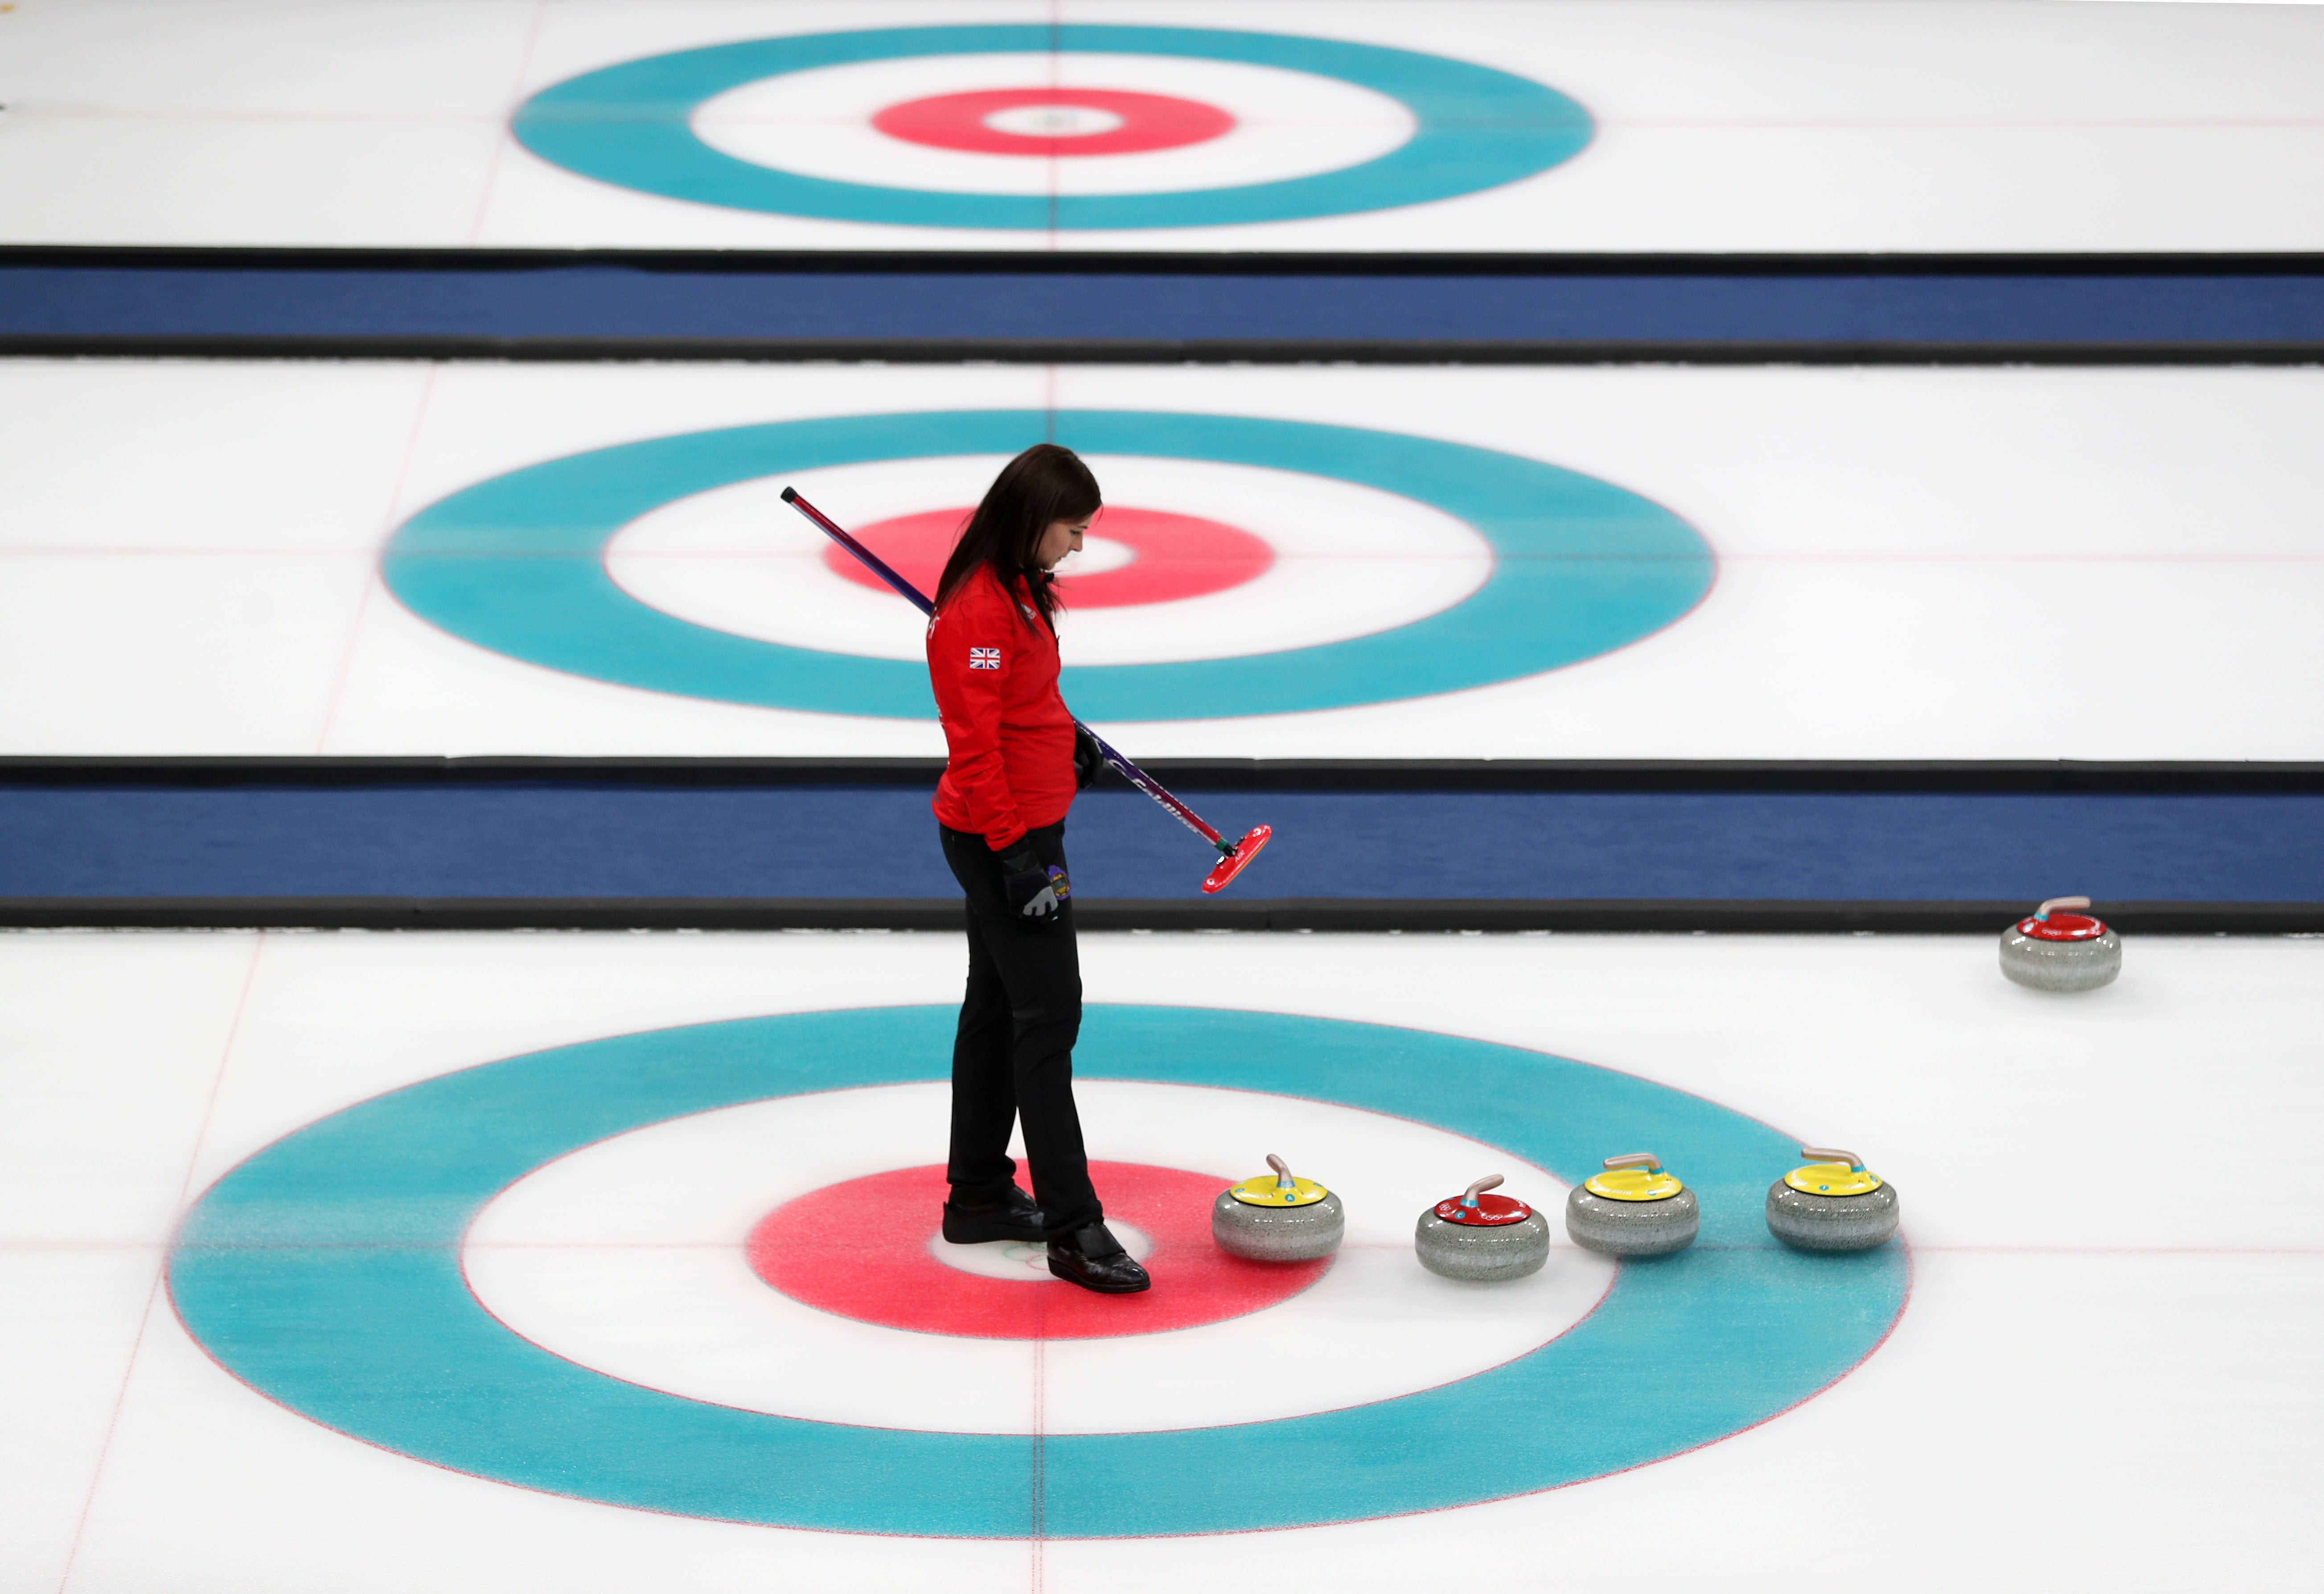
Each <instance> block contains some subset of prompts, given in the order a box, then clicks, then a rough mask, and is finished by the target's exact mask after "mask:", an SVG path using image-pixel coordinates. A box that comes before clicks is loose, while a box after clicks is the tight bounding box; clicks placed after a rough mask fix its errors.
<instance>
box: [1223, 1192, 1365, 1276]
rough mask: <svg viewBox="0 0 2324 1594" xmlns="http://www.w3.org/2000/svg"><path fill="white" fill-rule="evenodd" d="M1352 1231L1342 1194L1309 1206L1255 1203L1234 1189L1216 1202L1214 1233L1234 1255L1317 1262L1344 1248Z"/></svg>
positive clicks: (1258, 1259) (1224, 1249)
mask: <svg viewBox="0 0 2324 1594" xmlns="http://www.w3.org/2000/svg"><path fill="white" fill-rule="evenodd" d="M1347 1231H1348V1220H1347V1212H1346V1209H1345V1208H1343V1207H1342V1206H1341V1205H1340V1198H1339V1197H1338V1196H1336V1195H1326V1196H1325V1197H1324V1198H1323V1200H1321V1201H1319V1202H1314V1203H1312V1204H1311V1205H1308V1206H1304V1207H1255V1206H1251V1205H1250V1204H1249V1203H1247V1202H1240V1201H1237V1200H1236V1199H1235V1198H1234V1193H1233V1192H1232V1191H1231V1190H1222V1191H1220V1192H1219V1198H1218V1200H1217V1201H1215V1202H1212V1203H1211V1238H1212V1239H1215V1240H1217V1241H1218V1242H1219V1249H1221V1250H1222V1251H1224V1252H1226V1253H1227V1255H1229V1256H1231V1257H1241V1258H1246V1259H1248V1260H1250V1261H1253V1262H1313V1261H1314V1260H1315V1259H1316V1258H1319V1257H1328V1256H1330V1255H1331V1254H1332V1253H1333V1251H1336V1250H1338V1249H1339V1248H1340V1239H1341V1236H1342V1235H1344V1234H1345V1233H1346V1232H1347Z"/></svg>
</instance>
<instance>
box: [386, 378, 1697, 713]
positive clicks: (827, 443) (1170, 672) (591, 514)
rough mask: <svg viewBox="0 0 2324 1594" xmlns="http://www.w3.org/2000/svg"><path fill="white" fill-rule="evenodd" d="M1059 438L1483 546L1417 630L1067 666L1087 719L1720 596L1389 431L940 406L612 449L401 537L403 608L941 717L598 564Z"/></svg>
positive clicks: (1490, 676)
mask: <svg viewBox="0 0 2324 1594" xmlns="http://www.w3.org/2000/svg"><path fill="white" fill-rule="evenodd" d="M1045 435H1053V436H1054V437H1055V438H1056V441H1058V442H1060V443H1063V444H1065V445H1066V446H1067V447H1072V448H1076V449H1079V450H1080V451H1082V452H1083V453H1085V454H1128V455H1145V456H1160V457H1165V458H1173V459H1201V460H1213V461H1218V462H1222V463H1224V464H1230V465H1265V466H1272V467H1275V468H1277V469H1282V470H1292V471H1305V472H1307V473H1309V474H1311V475H1322V476H1330V477H1333V478H1336V479H1338V480H1340V481H1343V482H1354V483H1358V484H1361V485H1364V486H1368V487H1377V488H1379V489H1381V490H1383V491H1386V492H1389V493H1399V494H1402V495H1403V496H1405V497H1406V498H1413V499H1417V500H1419V501H1420V502H1424V503H1428V504H1432V505H1434V507H1436V508H1437V509H1439V510H1442V511H1444V512H1445V513H1447V514H1450V515H1452V516H1453V517H1455V518H1456V519H1458V520H1462V521H1466V522H1467V523H1468V524H1469V525H1470V526H1471V527H1472V528H1473V529H1474V530H1476V531H1477V532H1478V533H1479V534H1480V536H1482V537H1483V538H1484V539H1485V540H1486V541H1487V542H1488V543H1489V544H1490V545H1491V547H1492V550H1493V558H1494V567H1493V573H1492V575H1491V576H1489V578H1488V579H1487V581H1486V582H1485V585H1483V586H1481V587H1480V588H1479V589H1478V590H1477V591H1476V592H1475V593H1472V594H1470V596H1469V597H1467V598H1466V599H1464V600H1463V601H1462V602H1461V603H1459V604H1454V605H1453V606H1452V607H1451V608H1449V609H1445V610H1443V611H1441V612H1439V613H1435V614H1432V615H1429V616H1427V617H1426V618H1425V619H1422V620H1418V621H1415V622H1413V623H1411V624H1409V625H1404V626H1399V627H1397V628H1396V629H1394V630H1391V631H1376V632H1374V633H1372V634H1371V635H1369V636H1361V637H1354V638H1351V639H1349V640H1345V641H1338V642H1330V643H1324V644H1322V645H1319V646H1316V647H1312V648H1295V649H1289V650H1285V651H1282V652H1278V653H1259V654H1253V655H1250V656H1248V657H1244V658H1238V659H1189V660H1185V661H1183V662H1175V663H1167V664H1101V665H1068V666H1067V667H1066V668H1065V674H1064V677H1063V682H1062V685H1063V689H1064V691H1065V698H1066V701H1067V702H1068V703H1069V704H1070V705H1072V706H1073V709H1074V712H1075V713H1076V714H1080V715H1081V716H1082V717H1083V718H1084V719H1085V720H1093V721H1097V722H1100V723H1107V722H1114V723H1122V722H1133V721H1139V720H1185V719H1217V718H1228V717H1233V716H1237V715H1245V714H1291V713H1297V712H1300V711H1304V710H1308V709H1323V708H1347V707H1353V706H1357V705H1364V704H1372V703H1389V702H1396V701H1398V700H1401V699H1404V698H1410V697H1424V696H1432V695H1434V694H1437V693H1441V692H1454V691H1460V690H1462V689H1464V688H1467V687H1471V686H1490V685H1493V684H1494V683H1496V682H1499V681H1506V680H1513V679H1516V678H1517V677H1522V676H1528V675H1536V674H1539V673H1541V672H1542V671H1545V670H1551V669H1556V668H1561V667H1563V666H1565V665H1569V664H1575V663H1579V662H1580V661H1582V659H1591V658H1594V657H1596V656H1597V655H1599V654H1600V653H1605V652H1609V651H1610V650H1613V649H1616V648H1618V647H1621V646H1623V645H1625V644H1626V643H1628V642H1633V641H1636V640H1638V639H1639V638H1641V637H1644V636H1646V635H1647V634H1649V633H1651V632H1653V631H1659V630H1661V629H1662V628H1663V627H1664V626H1666V625H1668V624H1670V623H1671V622H1673V621H1675V620H1677V619H1678V618H1679V617H1680V616H1681V615H1683V614H1684V613H1686V612H1687V611H1688V610H1690V609H1692V607H1693V606H1694V605H1695V604H1697V603H1699V602H1701V599H1702V596H1703V594H1706V593H1707V592H1709V591H1710V590H1711V578H1712V576H1713V573H1714V570H1715V563H1716V562H1715V560H1714V559H1713V557H1712V556H1711V548H1710V545H1709V544H1708V543H1706V542H1704V541H1703V539H1702V538H1701V534H1700V533H1698V532H1697V531H1696V530H1694V529H1693V528H1692V527H1691V526H1689V525H1688V524H1687V523H1686V522H1685V521H1683V520H1681V519H1679V518H1678V516H1676V515H1674V514H1673V513H1672V512H1671V511H1668V510H1666V509H1664V508H1663V507H1662V506H1661V505H1659V504H1656V503H1654V502H1650V501H1648V500H1646V499H1645V498H1641V497H1639V496H1638V495H1637V494H1636V493H1630V492H1627V491H1625V490H1624V489H1622V488H1619V487H1617V486H1614V485H1612V484H1609V483H1606V482H1601V481H1599V480H1597V479H1596V478H1595V477H1591V476H1585V475H1581V474H1579V473H1578V472H1574V471H1569V470H1563V469H1561V468H1559V467H1558V466H1556V465H1545V464H1543V463H1542V462H1541V461H1539V460H1534V459H1526V458H1524V457H1521V456H1517V455H1514V454H1503V453H1499V452H1497V451H1495V450H1492V449H1489V448H1476V447H1469V446H1467V445H1465V444H1460V443H1446V442H1440V441H1438V440H1436V439H1434V438H1416V437H1411V436H1407V435H1406V434H1403V433H1399V432H1382V431H1370V430H1366V429H1362V428H1355V427H1340V426H1320V425H1316V424H1314V423H1311V422H1306V421H1292V420H1260V419H1251V418H1249V417H1243V416H1228V415H1189V414H1175V413H1168V412H1161V411H1143V410H1064V411H1060V412H1058V413H1056V414H1055V415H1051V414H1049V413H1047V412H1045V411H1042V410H932V411H923V412H919V413H914V414H903V415H857V416H840V417H833V418H829V419H815V420H789V421H775V422H770V423H767V424H765V425H760V426H742V427H731V428H723V429H720V430H716V431H705V432H690V433H686V434H683V435H681V436H678V437H670V438H650V439H648V440H646V441H642V442H636V443H622V444H618V445H615V446H614V447H607V448H599V449H595V450H594V451H592V452H590V453H586V454H576V455H571V456H567V457H566V458H563V459H553V460H549V461H547V462H545V463H543V464H540V465H528V466H526V467H524V468H523V469H521V470H515V471H511V472H509V473H508V474H507V475H500V476H495V477H493V478H492V479H491V480H490V481H486V482H480V483H478V484H476V485H475V486H473V487H468V488H464V489H462V490H461V491H460V492H457V493H453V494H452V495H451V496H450V497H448V498H444V499H439V500H438V501H437V502H435V503H433V504H431V505H429V507H428V508H427V509H424V510H422V511H420V513H419V514H417V515H414V516H413V517H412V518H411V519H410V521H406V522H404V524H403V525H402V526H401V527H400V528H399V529H398V530H396V532H395V535H394V536H393V537H392V539H390V540H389V543H388V547H387V552H386V556H385V558H384V560H383V573H384V575H385V576H386V580H387V585H388V586H389V589H390V590H391V591H392V592H393V593H394V594H395V595H396V596H397V598H399V599H400V600H401V601H402V603H403V604H405V605H406V606H407V607H409V608H410V610H411V611H412V612H413V613H416V614H418V615H419V616H420V618H421V619H423V620H426V621H429V622H431V623H432V624H435V625H438V626H440V627H442V628H443V629H444V630H446V631H450V632H451V633H452V634H453V635H455V636H457V637H461V638H464V639H466V640H468V641H471V642H475V643H476V644H478V645H479V646H482V647H485V648H489V649H491V650H493V651H494V652H497V653H504V654H507V655H508V656H510V657H512V658H515V659H524V660H526V661H527V662H529V663H532V664H539V665H544V666H546V667H548V668H551V669H556V670H562V671H565V672H567V673H569V674H573V675H578V676H586V677H590V678H592V679H595V680H601V681H610V682H613V683H614V684H616V685H619V686H636V687H641V688H643V689H645V690H647V691H652V692H668V693H674V694H676V695H678V696H687V697H702V698H709V699H713V700H715V701H718V702H724V703H741V704H750V705H755V706H759V707H766V708H787V709H799V710H804V711H807V712H810V713H821V714H862V715H870V716H875V717H880V718H888V719H923V720H924V719H933V718H934V717H936V703H935V700H934V698H933V697H932V696H930V695H929V690H928V677H927V666H926V665H925V664H923V663H920V662H918V661H914V660H907V659H870V658H865V657H863V656H862V655H860V654H853V653H826V652H823V651H820V650H814V649H807V648H792V647H787V646H784V645H782V644H780V643H777V642H768V641H762V640H758V639H756V638H752V637H743V636H737V635H735V634H734V633H733V632H731V631H714V630H712V629H711V628H709V627H707V626H701V625H696V624H695V623H693V622H690V621H686V620H680V619H678V618H677V617H676V616H674V615H670V614H665V613H661V612H660V611H659V610H657V609H653V608H650V607H648V606H647V605H646V604H641V603H640V602H638V601H637V600H636V599H634V598H632V597H631V596H630V595H629V594H627V593H625V592H623V591H622V589H621V587H619V586H618V585H615V584H614V582H613V578H612V577H611V576H608V575H607V574H606V571H605V566H604V548H605V545H606V544H607V543H608V542H610V541H611V540H612V539H613V536H614V535H615V533H617V532H618V531H620V530H621V529H622V527H623V526H624V525H626V524H628V523H629V522H630V521H632V520H634V519H636V518H637V517H638V516H640V515H642V514H644V513H646V512H647V511H650V510H652V509H655V508H658V507H659V506H660V505H662V504H665V503H668V502H671V501H673V500H675V499H678V498H683V497H685V496H687V495H688V494H691V493H701V492H705V491H707V490H709V489H711V488H715V487H724V486H729V485H732V484H734V483H738V482H746V481H752V480H755V479H759V478H761V477H775V476H782V475H786V474H788V473H796V472H801V471H807V470H812V469H814V468H816V467H817V466H829V465H857V464H863V463H868V462H872V461H878V460H885V459H917V458H925V457H928V456H941V455H954V454H1001V455H1010V454H1015V453H1016V452H1017V451H1018V450H1019V449H1020V448H1022V447H1024V446H1025V444H1026V442H1027V441H1028V439H1030V438H1039V437H1042V436H1045Z"/></svg>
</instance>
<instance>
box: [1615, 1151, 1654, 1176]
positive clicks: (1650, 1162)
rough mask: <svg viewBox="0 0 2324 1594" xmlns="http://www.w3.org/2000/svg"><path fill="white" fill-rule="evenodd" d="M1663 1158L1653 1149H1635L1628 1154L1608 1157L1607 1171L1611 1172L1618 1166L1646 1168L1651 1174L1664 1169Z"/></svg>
mask: <svg viewBox="0 0 2324 1594" xmlns="http://www.w3.org/2000/svg"><path fill="white" fill-rule="evenodd" d="M1662 1166H1663V1163H1662V1158H1660V1157H1658V1156H1655V1154H1654V1153H1653V1152H1651V1151H1633V1152H1631V1153H1630V1154H1629V1155H1628V1156H1609V1157H1608V1158H1607V1159H1606V1171H1607V1172H1608V1173H1609V1174H1610V1173H1612V1172H1613V1171H1614V1170H1615V1169H1616V1168H1644V1169H1646V1172H1648V1173H1650V1174H1655V1173H1660V1172H1661V1171H1662Z"/></svg>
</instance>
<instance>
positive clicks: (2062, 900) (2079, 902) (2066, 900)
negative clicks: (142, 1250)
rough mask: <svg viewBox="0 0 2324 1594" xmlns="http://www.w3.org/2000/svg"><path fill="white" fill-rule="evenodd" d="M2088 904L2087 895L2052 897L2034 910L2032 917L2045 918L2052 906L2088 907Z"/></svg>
mask: <svg viewBox="0 0 2324 1594" xmlns="http://www.w3.org/2000/svg"><path fill="white" fill-rule="evenodd" d="M2089 905H2090V899H2089V898H2088V897H2052V898H2050V899H2049V900H2048V901H2047V902H2044V903H2043V904H2042V906H2041V907H2039V908H2035V909H2034V910H2033V917H2035V918H2038V919H2043V920H2047V919H2048V918H2049V917H2050V910H2051V909H2052V908H2088V907H2089Z"/></svg>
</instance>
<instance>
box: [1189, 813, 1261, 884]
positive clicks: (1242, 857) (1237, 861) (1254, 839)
mask: <svg viewBox="0 0 2324 1594" xmlns="http://www.w3.org/2000/svg"><path fill="white" fill-rule="evenodd" d="M1274 834H1275V827H1274V826H1273V825H1256V826H1254V827H1253V828H1252V829H1251V831H1250V834H1248V835H1246V836H1244V837H1243V838H1242V840H1240V841H1239V842H1237V843H1235V844H1234V851H1233V852H1229V853H1228V854H1227V855H1226V856H1225V857H1223V858H1222V859H1220V860H1219V866H1218V867H1217V868H1216V869H1213V871H1211V872H1210V874H1209V876H1208V878H1206V879H1205V880H1203V890H1204V891H1205V892H1211V891H1223V890H1225V889H1227V885H1228V882H1230V881H1231V880H1233V879H1234V877H1235V876H1237V875H1239V874H1240V873H1241V872H1242V871H1243V870H1244V869H1245V868H1247V867H1248V866H1249V865H1250V861H1251V860H1252V859H1254V858H1256V857H1258V856H1259V849H1260V848H1261V847H1263V846H1265V845H1267V843H1268V841H1269V840H1270V839H1271V838H1272V837H1273V836H1274Z"/></svg>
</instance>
